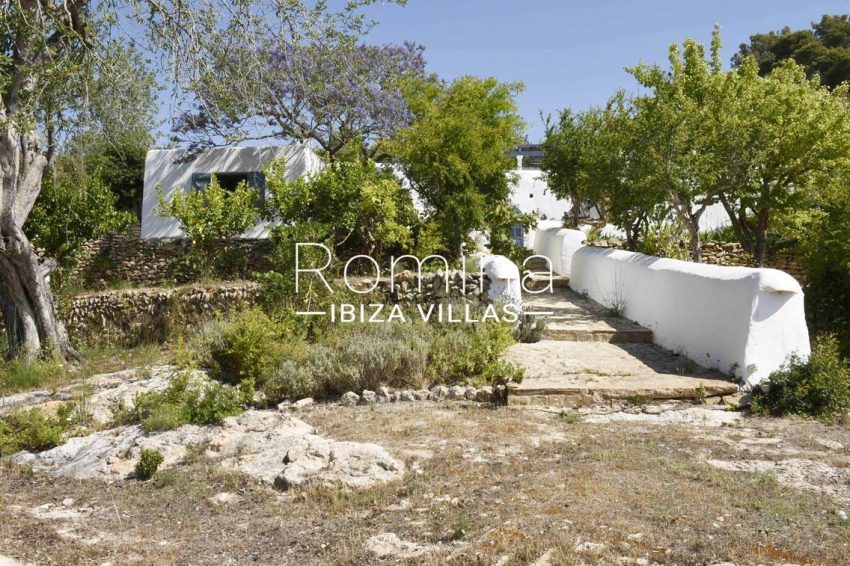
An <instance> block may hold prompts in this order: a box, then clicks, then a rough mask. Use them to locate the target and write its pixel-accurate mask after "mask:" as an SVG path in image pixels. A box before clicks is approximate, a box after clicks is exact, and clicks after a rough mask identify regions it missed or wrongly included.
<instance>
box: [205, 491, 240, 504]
mask: <svg viewBox="0 0 850 566" xmlns="http://www.w3.org/2000/svg"><path fill="white" fill-rule="evenodd" d="M240 499H242V498H241V497H239V496H238V495H236V494H235V493H230V492H227V491H222V492H221V493H216V494H215V495H213V496H212V497H210V501H211V502H212V503H214V504H216V505H227V504H228V503H236V502H238V501H239V500H240Z"/></svg>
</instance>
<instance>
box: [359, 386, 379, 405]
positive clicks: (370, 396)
mask: <svg viewBox="0 0 850 566" xmlns="http://www.w3.org/2000/svg"><path fill="white" fill-rule="evenodd" d="M377 402H378V396H377V395H376V394H375V392H374V391H369V390H368V389H364V390H363V393H361V394H360V404H361V405H371V404H373V403H377Z"/></svg>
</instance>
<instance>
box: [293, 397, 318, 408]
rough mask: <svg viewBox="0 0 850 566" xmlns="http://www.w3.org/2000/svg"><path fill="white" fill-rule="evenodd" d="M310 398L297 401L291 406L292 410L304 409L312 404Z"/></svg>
mask: <svg viewBox="0 0 850 566" xmlns="http://www.w3.org/2000/svg"><path fill="white" fill-rule="evenodd" d="M313 402H314V401H313V398H312V397H304V398H303V399H299V400H298V401H296V402H294V403H293V404H292V408H293V409H304V408H305V407H309V406H310V405H312V404H313Z"/></svg>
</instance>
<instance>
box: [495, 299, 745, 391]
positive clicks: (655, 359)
mask: <svg viewBox="0 0 850 566" xmlns="http://www.w3.org/2000/svg"><path fill="white" fill-rule="evenodd" d="M524 301H525V304H526V307H527V308H528V309H529V310H531V311H535V312H547V313H552V314H551V315H550V316H548V317H547V318H548V325H547V331H546V335H545V338H544V339H543V340H541V341H540V342H537V343H533V344H516V345H514V346H512V347H511V348H510V349H509V350H508V352H507V354H506V358H507V359H508V360H509V361H511V362H514V363H516V364H518V365H520V366H521V367H523V368H524V369H525V376H526V377H525V380H524V381H523V382H522V383H521V384H518V385H514V386H511V388H510V395H509V402H510V403H511V404H544V405H555V406H572V407H575V406H579V405H586V404H590V403H593V402H598V401H602V400H609V399H622V400H627V399H631V400H641V399H645V400H650V399H694V398H700V397H717V396H723V395H727V396H728V395H735V394H736V393H737V392H738V386H737V384H736V383H734V382H732V381H730V380H728V379H727V378H726V377H725V376H723V375H721V374H719V373H718V372H716V371H712V370H710V369H706V368H703V367H700V366H698V365H697V364H696V363H694V362H693V361H691V360H689V359H687V358H684V357H682V356H679V355H676V354H674V353H672V352H670V351H668V350H665V349H664V348H661V347H660V346H657V345H655V344H653V343H652V331H651V330H649V329H647V328H644V327H642V326H640V325H638V324H636V323H634V322H632V321H630V320H626V319H624V318H622V317H617V316H616V315H615V314H613V313H611V312H610V311H609V310H608V309H606V308H605V307H603V306H602V305H600V304H598V303H596V302H594V301H592V300H591V299H588V298H586V297H583V296H582V295H579V294H578V293H576V292H574V291H572V290H570V289H565V288H560V289H556V290H555V292H554V293H543V294H540V295H530V294H529V295H526V296H525V297H524Z"/></svg>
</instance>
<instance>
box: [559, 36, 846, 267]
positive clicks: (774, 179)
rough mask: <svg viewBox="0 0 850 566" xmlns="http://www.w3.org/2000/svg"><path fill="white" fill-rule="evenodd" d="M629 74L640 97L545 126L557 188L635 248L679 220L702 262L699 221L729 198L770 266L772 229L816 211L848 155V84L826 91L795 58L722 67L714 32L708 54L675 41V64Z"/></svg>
mask: <svg viewBox="0 0 850 566" xmlns="http://www.w3.org/2000/svg"><path fill="white" fill-rule="evenodd" d="M629 73H631V74H632V76H634V78H635V80H636V81H637V83H638V84H639V85H640V87H641V91H642V93H643V94H641V95H638V96H631V97H627V96H625V95H624V94H623V93H618V94H617V95H615V96H614V97H613V98H612V99H611V100H610V101H609V103H608V104H607V106H606V107H605V108H604V109H594V110H591V111H588V112H586V113H583V114H581V115H575V114H573V113H571V112H564V113H562V114H561V117H560V121H559V122H558V124H557V125H550V126H549V127H548V128H547V140H546V143H545V144H544V146H545V149H546V151H547V157H546V160H545V162H544V170H546V172H547V174H548V175H549V177H550V181H551V182H552V186H553V190H554V191H555V192H556V193H557V194H559V195H561V196H566V197H570V198H572V199H573V200H574V202H584V201H589V202H590V203H592V204H594V205H596V206H597V208H598V209H599V210H600V212H601V213H602V215H603V217H604V218H605V219H606V220H608V221H611V222H613V223H614V224H616V225H618V226H620V227H621V228H623V229H624V230H625V231H626V234H627V239H628V244H629V248H630V249H636V248H637V243H638V239H639V237H642V236H644V235H646V234H647V233H650V230H651V226H653V225H664V224H667V223H669V222H670V221H671V220H672V221H675V222H676V223H678V224H680V225H681V226H682V228H684V229H686V230H687V231H688V235H689V239H690V244H689V245H690V249H691V255H692V257H693V258H694V259H699V256H700V254H699V248H700V233H699V220H700V218H701V216H702V215H703V214H704V212H705V210H706V209H707V207H708V206H711V205H713V204H716V203H722V204H723V205H724V207H725V208H726V210H727V211H728V213H729V217H730V221H731V224H732V228H733V230H734V233H735V235H736V237H737V239H738V240H739V241H740V243H741V244H742V246H743V247H744V249H745V250H747V251H749V252H750V253H752V254H753V256H754V257H755V259H756V261H757V262H759V263H763V262H764V260H765V258H766V255H767V246H768V239H767V235H768V232H769V230H771V228H772V227H775V226H776V225H777V223H778V222H781V221H782V219H783V218H785V217H786V216H787V214H788V212H789V211H793V210H800V209H805V208H806V207H807V206H809V205H810V202H808V199H809V198H810V196H811V195H813V194H816V193H818V192H819V191H821V190H822V189H823V187H824V184H825V182H824V179H825V176H826V175H825V174H826V173H827V172H828V173H829V174H835V173H836V172H838V171H841V170H842V169H843V168H844V166H843V164H844V163H846V162H847V159H848V157H850V106H849V105H848V99H847V87H846V86H839V87H836V88H835V89H833V90H829V89H828V88H826V87H824V86H822V85H821V84H820V83H819V81H818V80H817V79H816V78H815V79H808V78H807V77H806V74H805V72H804V70H803V69H802V68H800V67H798V66H796V65H795V64H794V63H793V62H790V61H786V62H784V63H782V64H779V65H776V66H775V68H774V69H773V70H772V72H771V73H770V74H768V75H766V76H764V77H761V76H759V74H758V67H757V65H756V63H755V61H754V60H753V59H750V58H744V59H742V60H741V61H740V65H739V66H738V67H737V68H736V69H733V70H731V71H724V70H723V69H722V65H721V62H720V35H719V31H717V30H715V33H714V35H713V36H712V42H711V48H710V51H709V53H708V54H707V53H706V49H705V48H704V47H703V46H702V45H700V44H698V43H696V42H695V41H693V40H687V41H685V42H684V44H683V47H682V48H681V49H680V48H679V46H677V45H673V46H671V47H670V52H669V68H662V67H661V66H658V65H638V66H636V67H634V68H632V69H629ZM650 237H652V234H651V233H650ZM659 243H660V242H655V243H651V244H652V245H653V246H657V245H658V244H659ZM665 247H666V246H665Z"/></svg>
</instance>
